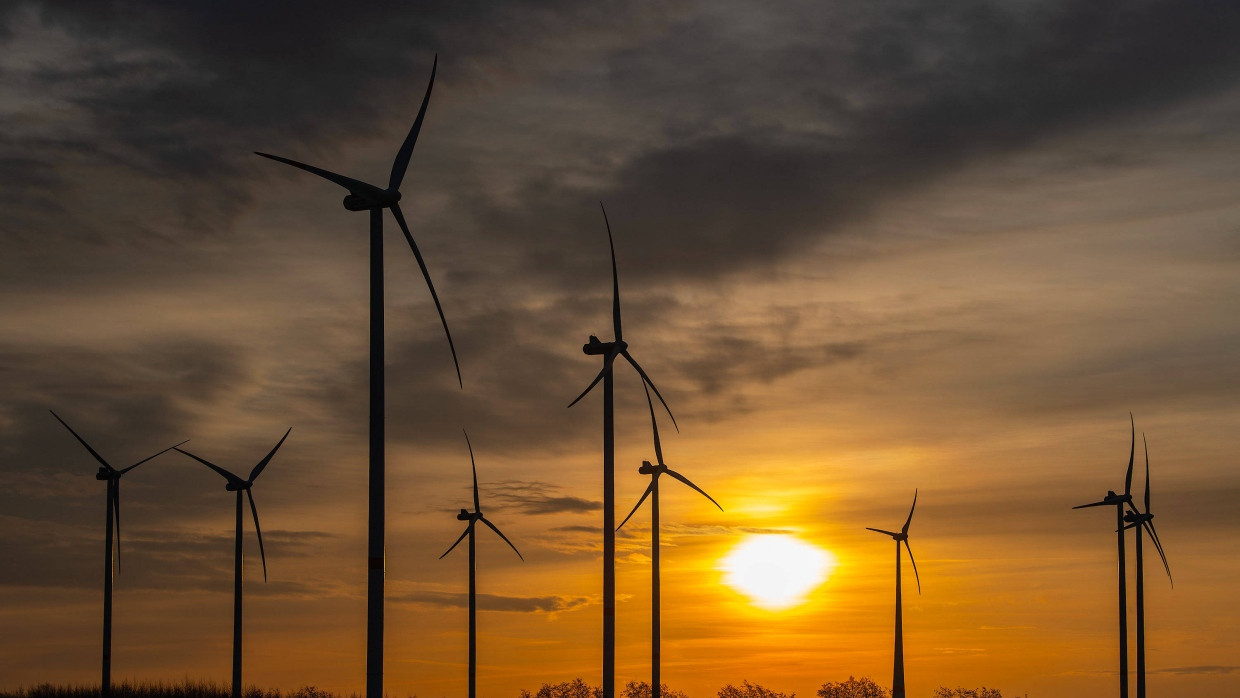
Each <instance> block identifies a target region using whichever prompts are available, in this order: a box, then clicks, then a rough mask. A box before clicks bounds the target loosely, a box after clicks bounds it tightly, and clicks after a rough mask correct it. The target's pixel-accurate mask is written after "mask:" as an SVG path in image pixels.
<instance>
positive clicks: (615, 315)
mask: <svg viewBox="0 0 1240 698" xmlns="http://www.w3.org/2000/svg"><path fill="white" fill-rule="evenodd" d="M598 207H599V208H600V209H603V224H604V225H606V226H607V246H608V247H610V248H611V326H612V331H613V332H614V333H615V337H616V341H617V342H619V341H620V340H622V339H624V329H623V328H622V327H621V325H620V276H619V274H618V273H617V272H616V243H615V242H613V241H612V238H611V223H610V222H609V221H608V220H607V209H606V208H604V207H603V202H602V201H600V202H598Z"/></svg>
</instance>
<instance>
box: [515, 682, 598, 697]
mask: <svg viewBox="0 0 1240 698" xmlns="http://www.w3.org/2000/svg"><path fill="white" fill-rule="evenodd" d="M602 696H603V689H601V688H599V687H598V686H591V685H590V684H588V683H586V682H585V681H582V680H581V677H577V678H575V679H573V680H572V681H565V682H564V683H555V684H552V683H545V684H543V685H542V688H539V689H538V692H537V693H530V692H529V691H526V690H524V689H522V691H521V698H602Z"/></svg>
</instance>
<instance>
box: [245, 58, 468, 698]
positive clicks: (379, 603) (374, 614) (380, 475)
mask: <svg viewBox="0 0 1240 698" xmlns="http://www.w3.org/2000/svg"><path fill="white" fill-rule="evenodd" d="M438 65H439V57H438V56H436V57H435V62H434V64H433V65H432V66H431V79H430V82H429V83H428V84H427V86H426V95H425V96H424V97H423V98H422V107H421V108H420V109H419V110H418V116H417V118H416V119H414V120H413V127H412V128H410V129H409V135H407V136H406V137H405V142H404V143H403V144H401V146H400V150H399V151H397V153H396V159H395V161H393V162H392V174H391V176H390V177H389V178H388V187H387V189H380V188H379V187H377V186H375V185H373V184H367V183H366V182H361V181H358V180H356V179H351V178H349V177H345V176H343V175H338V174H336V173H334V172H328V171H327V170H323V169H320V168H318V167H313V166H311V165H306V164H304V163H300V162H297V161H295V160H289V159H288V158H282V157H278V156H276V155H269V154H267V153H255V154H256V155H261V156H262V157H265V158H270V159H272V160H275V161H277V162H282V163H284V164H286V165H292V166H293V167H296V168H299V169H302V170H305V171H307V172H310V173H311V174H315V175H318V176H319V177H322V178H323V179H326V180H328V181H329V182H334V183H335V184H339V185H340V186H342V187H344V188H345V189H347V190H348V192H349V194H348V196H346V197H344V207H345V209H347V210H349V211H369V212H370V467H369V478H370V501H369V511H370V513H369V526H368V536H367V538H368V542H367V584H366V698H383V573H384V568H385V561H384V555H385V549H384V535H385V525H384V521H385V518H384V506H385V501H384V491H385V483H384V478H385V467H384V463H385V460H384V422H385V420H384V398H383V209H385V208H387V209H391V211H392V216H393V217H395V218H396V222H397V224H399V225H400V229H401V232H402V233H404V234H405V240H406V241H407V242H408V243H409V248H410V249H411V250H413V256H414V258H415V259H417V261H418V267H419V268H421V270H422V278H424V279H426V287H427V288H428V289H430V292H431V299H432V300H434V301H435V310H436V311H438V312H439V321H440V322H441V323H442V324H443V331H444V334H445V335H446V336H447V338H448V349H449V350H450V351H451V352H452V362H453V364H454V365H455V366H456V380H457V383H458V384H461V385H462V386H463V385H464V383H463V382H462V380H461V366H460V363H459V362H457V359H456V347H455V345H453V343H452V333H451V332H449V331H448V320H447V319H446V318H445V317H444V314H443V307H442V306H440V304H439V295H438V294H436V293H435V285H434V284H433V283H431V275H430V272H429V271H427V270H426V263H425V262H424V261H422V253H421V252H419V251H418V245H417V243H416V242H414V241H413V235H412V234H411V233H410V232H409V226H408V225H406V223H405V216H404V215H403V214H402V213H401V210H400V204H399V203H398V202H399V201H400V198H401V195H400V183H401V181H402V180H403V179H404V177H405V171H406V170H407V169H409V158H410V157H411V156H412V155H413V146H414V144H415V143H416V142H417V140H418V132H419V131H420V130H421V129H422V119H423V118H424V117H425V116H426V106H427V104H429V103H430V99H431V88H432V87H434V85H435V70H436V68H437V67H438Z"/></svg>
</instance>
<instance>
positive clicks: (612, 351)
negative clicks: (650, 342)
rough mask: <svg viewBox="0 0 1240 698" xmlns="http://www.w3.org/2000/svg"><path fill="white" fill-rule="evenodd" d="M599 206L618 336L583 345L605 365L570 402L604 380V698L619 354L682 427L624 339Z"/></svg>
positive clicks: (612, 622) (610, 630)
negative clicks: (615, 380)
mask: <svg viewBox="0 0 1240 698" xmlns="http://www.w3.org/2000/svg"><path fill="white" fill-rule="evenodd" d="M599 208H600V209H602V210H603V224H604V225H606V226H607V244H608V246H609V247H610V248H611V288H612V296H611V321H612V329H613V331H614V332H615V340H614V341H611V342H601V341H599V338H598V337H596V336H594V335H590V341H589V343H588V344H585V345H584V346H582V347H581V350H582V351H583V352H584V353H585V354H586V355H587V356H602V357H603V369H602V370H601V371H599V372H598V375H597V376H595V377H594V380H593V381H590V385H588V386H586V389H585V390H583V391H582V392H581V394H580V395H578V396H577V397H576V399H574V400H573V401H572V402H570V403H568V406H569V407H572V406H573V405H575V404H577V403H578V402H579V401H580V400H581V398H583V397H585V396H586V394H587V393H589V392H590V391H591V390H593V389H594V386H596V385H598V382H599V381H600V380H601V381H602V382H603V698H612V696H614V695H615V692H616V526H615V524H616V448H615V447H616V439H615V426H616V420H615V409H614V404H615V403H614V399H613V392H614V391H613V390H612V383H613V377H614V374H613V373H612V370H611V369H612V364H613V363H614V362H615V360H616V357H617V356H623V357H624V359H625V361H628V362H629V363H630V364H632V365H633V368H634V369H636V370H637V373H638V375H640V376H641V377H642V382H643V383H644V384H645V385H648V386H650V389H651V390H654V394H655V395H656V396H657V397H658V398H659V402H661V403H663V408H664V409H666V410H667V414H668V416H669V417H671V418H672V426H673V427H675V428H676V430H677V431H680V427H679V426H677V425H676V416H675V415H673V414H672V410H671V408H670V407H668V406H667V401H666V400H664V399H663V395H662V394H661V393H660V392H659V389H658V388H657V387H655V384H654V383H653V382H652V381H651V380H650V376H647V375H646V371H645V370H643V369H642V367H641V365H640V364H638V363H637V361H636V360H635V359H634V358H633V356H632V355H631V354H629V345H628V343H627V342H625V341H624V332H623V331H622V328H621V322H620V278H619V275H618V274H617V273H616V245H615V243H614V241H613V240H612V237H611V223H610V222H608V220H607V209H606V208H604V207H603V203H602V202H601V201H600V202H599Z"/></svg>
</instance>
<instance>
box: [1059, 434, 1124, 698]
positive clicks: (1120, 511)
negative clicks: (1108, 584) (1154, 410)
mask: <svg viewBox="0 0 1240 698" xmlns="http://www.w3.org/2000/svg"><path fill="white" fill-rule="evenodd" d="M1128 421H1129V424H1130V425H1131V427H1132V444H1131V445H1130V446H1129V447H1128V473H1127V474H1126V475H1124V493H1123V494H1115V492H1114V490H1108V491H1107V496H1106V497H1104V498H1103V499H1102V500H1101V501H1097V502H1092V503H1090V504H1082V505H1080V506H1077V507H1072V508H1073V509H1085V508H1088V507H1102V506H1113V507H1115V528H1116V538H1117V540H1118V547H1119V695H1120V698H1128V575H1127V571H1128V570H1127V567H1128V566H1127V563H1126V562H1125V560H1124V507H1125V505H1126V506H1128V507H1132V462H1133V459H1134V457H1135V456H1136V453H1137V425H1136V422H1135V421H1133V418H1132V413H1131V412H1129V413H1128Z"/></svg>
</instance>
